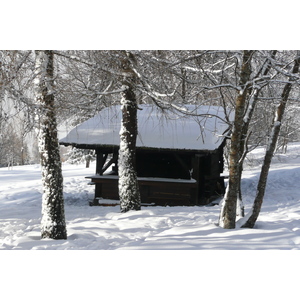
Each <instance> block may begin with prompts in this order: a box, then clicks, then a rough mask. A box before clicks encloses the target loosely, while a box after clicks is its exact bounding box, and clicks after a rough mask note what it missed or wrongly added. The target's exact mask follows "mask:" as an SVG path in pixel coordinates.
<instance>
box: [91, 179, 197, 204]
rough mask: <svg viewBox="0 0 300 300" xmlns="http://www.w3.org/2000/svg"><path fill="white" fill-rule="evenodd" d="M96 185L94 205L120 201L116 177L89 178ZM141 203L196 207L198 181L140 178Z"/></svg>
mask: <svg viewBox="0 0 300 300" xmlns="http://www.w3.org/2000/svg"><path fill="white" fill-rule="evenodd" d="M86 178H87V179H91V183H93V184H95V185H96V187H95V198H94V202H93V205H99V198H102V199H110V200H119V193H118V181H119V177H118V176H116V175H103V176H101V175H94V176H87V177H86ZM138 183H139V188H140V194H141V202H142V203H145V204H147V203H148V204H155V205H162V206H166V205H170V206H174V205H194V204H195V197H196V189H197V181H196V180H194V179H190V180H185V179H172V178H152V177H138Z"/></svg>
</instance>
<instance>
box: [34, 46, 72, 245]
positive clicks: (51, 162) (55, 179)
mask: <svg viewBox="0 0 300 300" xmlns="http://www.w3.org/2000/svg"><path fill="white" fill-rule="evenodd" d="M35 87H36V103H37V107H38V111H37V115H36V117H37V118H38V121H39V123H38V126H39V127H38V137H39V152H40V161H41V167H42V182H43V202H42V221H41V236H42V238H51V239H66V238H67V230H66V224H65V213H64V198H63V177H62V170H61V161H60V153H59V145H58V138H57V124H56V116H55V109H54V94H53V52H52V51H50V50H48V51H36V81H35Z"/></svg>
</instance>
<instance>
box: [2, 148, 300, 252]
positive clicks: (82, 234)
mask: <svg viewBox="0 0 300 300" xmlns="http://www.w3.org/2000/svg"><path fill="white" fill-rule="evenodd" d="M262 155H263V149H258V150H256V151H254V152H253V153H252V154H251V156H250V158H249V160H248V164H249V166H248V167H246V169H245V172H244V177H243V192H244V200H245V204H246V211H247V209H249V207H250V205H251V203H252V200H253V197H254V194H255V187H256V182H257V178H258V174H259V167H258V166H257V161H258V160H259V159H260V157H261V156H262ZM94 167H95V166H94V165H92V166H91V168H90V169H86V168H85V167H84V166H83V165H78V166H76V165H75V166H74V165H67V164H65V165H63V175H64V196H65V211H66V221H67V230H68V240H60V241H53V240H47V239H44V240H41V239H40V221H41V199H42V194H41V191H42V187H41V181H40V180H41V179H40V178H41V176H40V167H39V165H34V166H22V167H14V168H13V169H12V170H8V169H7V168H2V169H0V181H1V190H0V214H1V218H0V249H111V250H113V249H208V250H211V249H251V250H252V249H297V250H300V188H299V182H300V144H292V145H290V146H289V147H288V152H287V153H286V154H280V155H279V154H278V155H276V156H275V158H274V164H273V165H272V168H271V171H270V176H269V180H268V186H267V191H266V196H265V201H264V204H263V208H262V212H261V214H260V216H259V219H258V221H257V224H256V227H255V228H254V229H235V230H224V229H221V228H219V227H218V226H217V225H216V222H217V220H218V215H219V207H218V205H216V206H203V207H142V210H141V211H132V212H128V213H125V214H121V213H120V212H119V211H120V207H119V206H115V207H90V206H89V205H88V200H91V199H92V198H93V192H94V187H93V186H89V185H88V184H87V183H88V180H86V179H85V178H84V177H85V176H87V175H92V174H93V173H94Z"/></svg>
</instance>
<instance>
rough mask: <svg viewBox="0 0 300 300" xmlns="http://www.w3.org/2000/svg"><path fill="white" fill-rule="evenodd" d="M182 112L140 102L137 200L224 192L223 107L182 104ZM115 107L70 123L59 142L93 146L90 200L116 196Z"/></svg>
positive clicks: (192, 200)
mask: <svg viewBox="0 0 300 300" xmlns="http://www.w3.org/2000/svg"><path fill="white" fill-rule="evenodd" d="M182 109H185V110H186V111H187V112H189V113H188V114H185V113H181V112H178V111H177V110H168V111H162V110H161V109H159V108H157V107H155V106H153V105H140V107H139V110H138V138H137V143H136V166H137V175H138V182H139V187H140V193H141V201H142V204H143V203H144V204H148V205H149V204H154V205H163V206H164V205H170V206H171V205H202V204H207V203H209V202H210V201H211V200H212V199H214V198H215V197H217V196H219V195H221V194H223V193H224V178H223V177H222V172H223V147H224V144H225V137H224V132H226V131H227V130H228V128H229V125H228V124H227V123H226V122H225V121H224V110H223V108H221V107H215V106H200V107H197V106H193V105H189V106H184V107H182ZM121 117H122V114H121V107H120V106H112V107H109V108H105V109H103V110H102V111H101V112H100V113H99V114H97V115H96V116H95V117H93V118H91V119H89V120H87V121H86V122H83V123H82V124H80V125H78V126H76V127H75V128H74V129H72V130H71V131H70V132H69V134H68V135H67V136H66V137H65V138H63V139H61V140H60V144H61V145H65V146H70V145H71V146H74V147H77V148H81V149H95V150H96V154H97V163H96V172H95V175H92V176H89V177H87V178H89V179H91V182H92V183H93V184H95V198H94V201H93V203H92V204H93V205H98V204H99V203H100V204H101V199H111V200H118V199H119V195H118V151H119V143H120V138H119V131H120V128H121Z"/></svg>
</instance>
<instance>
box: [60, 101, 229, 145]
mask: <svg viewBox="0 0 300 300" xmlns="http://www.w3.org/2000/svg"><path fill="white" fill-rule="evenodd" d="M139 108H140V109H139V110H138V137H137V142H136V145H137V147H149V148H162V149H186V150H215V149H217V148H218V147H219V146H220V145H221V143H222V142H223V140H224V136H223V133H224V132H225V131H226V130H227V129H228V124H227V123H226V122H225V121H223V120H222V119H225V114H224V110H223V108H222V107H217V106H195V105H186V106H184V107H183V108H184V109H186V110H187V111H189V112H192V115H191V114H189V115H186V114H184V113H181V112H178V111H177V110H165V111H162V110H161V109H159V108H158V107H155V106H153V105H140V106H139ZM196 115H197V116H196ZM121 121H122V112H121V106H120V105H116V106H112V107H108V108H105V109H103V110H102V111H101V112H100V113H98V114H97V115H96V116H94V117H93V118H91V119H89V120H87V121H85V122H83V123H82V124H80V125H78V126H76V127H75V128H73V129H72V130H71V131H70V132H69V133H68V134H67V136H66V137H65V138H63V139H61V140H60V144H64V145H75V146H79V147H80V145H81V146H82V145H84V146H85V147H87V146H89V145H91V148H95V146H101V145H102V146H104V145H105V146H119V143H120V137H119V132H120V129H121Z"/></svg>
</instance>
